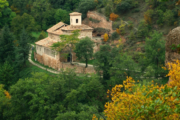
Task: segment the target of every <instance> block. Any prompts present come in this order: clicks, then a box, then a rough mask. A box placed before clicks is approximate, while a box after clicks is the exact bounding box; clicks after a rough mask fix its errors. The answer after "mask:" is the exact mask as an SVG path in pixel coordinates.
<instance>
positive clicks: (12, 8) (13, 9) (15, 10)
mask: <svg viewBox="0 0 180 120" xmlns="http://www.w3.org/2000/svg"><path fill="white" fill-rule="evenodd" d="M10 8H11V10H12V11H13V12H15V13H16V14H18V13H20V10H18V9H17V8H16V7H14V5H12V6H11V7H10Z"/></svg>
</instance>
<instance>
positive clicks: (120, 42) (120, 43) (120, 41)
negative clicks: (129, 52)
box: [116, 38, 122, 47]
mask: <svg viewBox="0 0 180 120" xmlns="http://www.w3.org/2000/svg"><path fill="white" fill-rule="evenodd" d="M118 41H119V44H118V45H116V47H119V46H120V45H122V39H121V38H120V39H119V40H118Z"/></svg>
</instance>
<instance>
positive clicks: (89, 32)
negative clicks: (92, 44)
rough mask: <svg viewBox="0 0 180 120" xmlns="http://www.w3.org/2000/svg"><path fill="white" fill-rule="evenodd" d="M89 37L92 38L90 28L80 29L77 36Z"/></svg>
mask: <svg viewBox="0 0 180 120" xmlns="http://www.w3.org/2000/svg"><path fill="white" fill-rule="evenodd" d="M86 36H87V37H89V38H91V39H92V30H82V31H81V32H80V35H79V37H86Z"/></svg>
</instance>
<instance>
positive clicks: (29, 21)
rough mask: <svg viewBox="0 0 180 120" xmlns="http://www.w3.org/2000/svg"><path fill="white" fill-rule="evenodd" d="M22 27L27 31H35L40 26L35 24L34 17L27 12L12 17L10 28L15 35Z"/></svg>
mask: <svg viewBox="0 0 180 120" xmlns="http://www.w3.org/2000/svg"><path fill="white" fill-rule="evenodd" d="M23 27H24V28H25V30H26V31H27V32H28V33H29V32H32V31H37V30H38V29H39V28H40V27H39V26H38V25H37V24H36V22H35V20H34V18H33V17H32V16H31V15H29V14H27V13H24V14H23V15H22V16H20V15H17V16H16V17H14V18H13V20H12V22H11V28H12V30H13V32H14V34H15V35H19V34H20V33H21V31H22V29H23Z"/></svg>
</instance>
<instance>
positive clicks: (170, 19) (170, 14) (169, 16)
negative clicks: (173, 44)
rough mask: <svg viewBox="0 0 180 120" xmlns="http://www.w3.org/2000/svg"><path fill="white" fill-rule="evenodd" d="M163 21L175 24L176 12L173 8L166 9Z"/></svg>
mask: <svg viewBox="0 0 180 120" xmlns="http://www.w3.org/2000/svg"><path fill="white" fill-rule="evenodd" d="M163 21H164V22H166V23H167V24H168V25H173V23H174V14H173V12H172V11H171V10H166V12H165V13H164V14H163Z"/></svg>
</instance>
